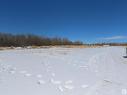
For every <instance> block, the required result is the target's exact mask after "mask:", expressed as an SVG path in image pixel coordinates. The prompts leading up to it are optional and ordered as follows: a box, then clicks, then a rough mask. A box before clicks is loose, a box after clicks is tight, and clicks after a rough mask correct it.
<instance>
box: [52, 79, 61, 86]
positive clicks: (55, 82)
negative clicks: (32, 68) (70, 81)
mask: <svg viewBox="0 0 127 95" xmlns="http://www.w3.org/2000/svg"><path fill="white" fill-rule="evenodd" d="M51 83H52V84H55V85H58V84H61V83H62V82H61V81H56V80H54V79H51Z"/></svg>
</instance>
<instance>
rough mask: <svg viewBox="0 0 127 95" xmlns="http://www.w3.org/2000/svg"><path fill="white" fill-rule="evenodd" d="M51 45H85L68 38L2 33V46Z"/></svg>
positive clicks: (0, 35) (0, 41) (0, 37)
mask: <svg viewBox="0 0 127 95" xmlns="http://www.w3.org/2000/svg"><path fill="white" fill-rule="evenodd" d="M50 45H83V42H81V41H75V42H73V41H70V40H69V39H67V38H58V37H54V38H49V37H45V36H37V35H32V34H26V35H22V34H21V35H14V34H9V33H0V46H7V47H8V46H15V47H18V46H20V47H24V46H50Z"/></svg>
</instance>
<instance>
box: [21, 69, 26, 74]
mask: <svg viewBox="0 0 127 95" xmlns="http://www.w3.org/2000/svg"><path fill="white" fill-rule="evenodd" d="M19 73H20V74H25V73H27V71H25V70H24V71H20V72H19Z"/></svg>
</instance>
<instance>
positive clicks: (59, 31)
mask: <svg viewBox="0 0 127 95" xmlns="http://www.w3.org/2000/svg"><path fill="white" fill-rule="evenodd" d="M0 32H9V33H16V34H17V33H20V34H21V33H32V34H37V35H46V36H51V37H52V36H59V37H67V38H69V39H71V40H81V41H84V42H87V43H91V42H101V41H114V42H127V0H0Z"/></svg>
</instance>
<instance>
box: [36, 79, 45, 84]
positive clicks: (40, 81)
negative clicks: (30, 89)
mask: <svg viewBox="0 0 127 95" xmlns="http://www.w3.org/2000/svg"><path fill="white" fill-rule="evenodd" d="M45 83H46V82H45V81H44V80H38V81H37V84H39V85H42V84H45Z"/></svg>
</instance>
